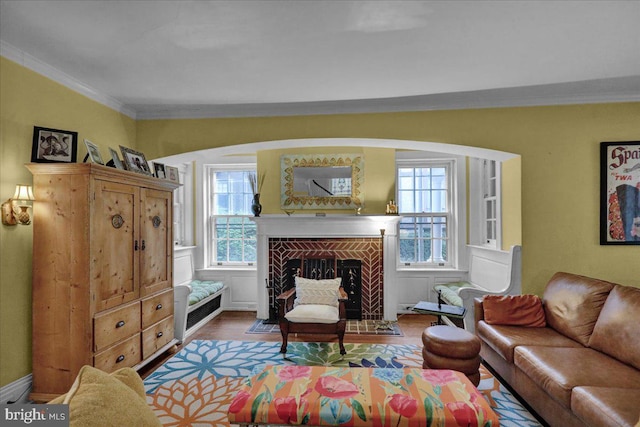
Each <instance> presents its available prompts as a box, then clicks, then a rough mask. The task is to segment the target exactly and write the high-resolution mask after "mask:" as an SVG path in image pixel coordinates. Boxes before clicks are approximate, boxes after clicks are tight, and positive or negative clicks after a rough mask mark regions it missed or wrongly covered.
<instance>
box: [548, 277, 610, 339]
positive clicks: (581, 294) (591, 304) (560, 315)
mask: <svg viewBox="0 0 640 427" xmlns="http://www.w3.org/2000/svg"><path fill="white" fill-rule="evenodd" d="M613 286H614V284H613V283H609V282H605V281H603V280H598V279H592V278H590V277H584V276H578V275H575V274H571V273H562V272H560V273H556V274H554V275H553V277H552V278H551V280H549V283H548V284H547V286H546V288H545V290H544V294H543V297H542V301H543V304H544V311H545V317H546V320H547V325H548V326H550V327H551V328H553V329H555V330H556V331H558V332H560V333H561V334H563V335H566V336H568V337H569V338H571V339H573V340H576V341H578V342H579V343H581V344H582V345H584V346H587V345H588V343H589V337H590V336H591V333H592V332H593V328H594V326H595V324H596V320H597V319H598V316H599V315H600V310H602V306H603V305H604V303H605V300H606V299H607V296H608V295H609V292H610V291H611V289H612V288H613Z"/></svg>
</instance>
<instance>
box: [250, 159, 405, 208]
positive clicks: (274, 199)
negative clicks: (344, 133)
mask: <svg viewBox="0 0 640 427" xmlns="http://www.w3.org/2000/svg"><path fill="white" fill-rule="evenodd" d="M329 153H333V154H349V153H362V155H363V157H364V174H363V183H361V184H362V190H363V193H364V198H363V200H364V207H363V209H362V210H361V213H363V214H372V215H373V214H383V213H385V209H386V206H387V202H388V201H389V200H390V199H392V198H395V196H394V193H395V184H394V177H395V172H396V169H395V150H393V149H389V148H371V147H304V148H295V149H283V150H263V151H260V152H258V153H257V162H258V173H262V172H265V173H266V175H265V180H264V187H263V188H262V194H261V195H260V204H261V205H262V212H263V213H265V214H273V213H282V210H281V208H280V190H281V188H280V156H282V155H283V154H298V155H303V154H304V155H306V154H318V155H322V154H329ZM309 212H310V213H311V212H323V210H322V209H314V210H312V211H309ZM325 212H328V213H353V210H351V209H348V210H344V209H343V210H330V211H325Z"/></svg>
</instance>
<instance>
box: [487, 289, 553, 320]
mask: <svg viewBox="0 0 640 427" xmlns="http://www.w3.org/2000/svg"><path fill="white" fill-rule="evenodd" d="M482 305H483V307H484V320H485V321H486V322H487V323H488V324H490V325H512V326H526V327H530V328H544V327H545V325H546V323H545V319H544V309H543V308H542V301H541V300H540V297H538V296H537V295H485V297H484V299H483V301H482Z"/></svg>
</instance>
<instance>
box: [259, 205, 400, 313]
mask: <svg viewBox="0 0 640 427" xmlns="http://www.w3.org/2000/svg"><path fill="white" fill-rule="evenodd" d="M400 219H401V217H400V216H397V215H339V214H327V215H326V216H316V215H309V214H298V215H291V216H288V215H263V216H259V217H254V218H252V220H253V221H255V222H256V224H257V226H258V247H257V251H258V253H257V273H258V274H257V287H258V298H257V303H258V306H257V310H258V312H257V317H258V318H259V319H267V318H268V317H269V307H268V306H269V302H268V292H267V288H266V280H267V278H268V268H269V265H268V262H269V239H270V238H322V239H332V238H335V239H338V238H349V237H350V238H354V237H356V238H357V237H380V238H381V239H383V252H384V260H383V268H384V279H383V281H384V291H383V292H384V307H383V316H384V319H385V320H396V319H397V312H396V306H397V292H396V289H395V286H396V283H397V280H396V264H395V260H396V258H397V238H396V237H397V230H398V227H397V224H398V222H400Z"/></svg>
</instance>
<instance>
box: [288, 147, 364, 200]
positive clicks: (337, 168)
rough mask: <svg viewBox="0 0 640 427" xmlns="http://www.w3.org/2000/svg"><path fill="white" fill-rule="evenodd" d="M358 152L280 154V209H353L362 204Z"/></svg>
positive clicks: (362, 162)
mask: <svg viewBox="0 0 640 427" xmlns="http://www.w3.org/2000/svg"><path fill="white" fill-rule="evenodd" d="M363 170H364V156H363V155H362V154H336V155H324V154H312V155H286V154H285V155H283V156H281V157H280V173H281V176H280V182H281V186H282V188H281V196H280V205H281V207H282V208H283V209H356V208H359V207H362V205H363V202H364V200H363V194H362V191H361V188H362V184H363V182H362V181H363Z"/></svg>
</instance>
